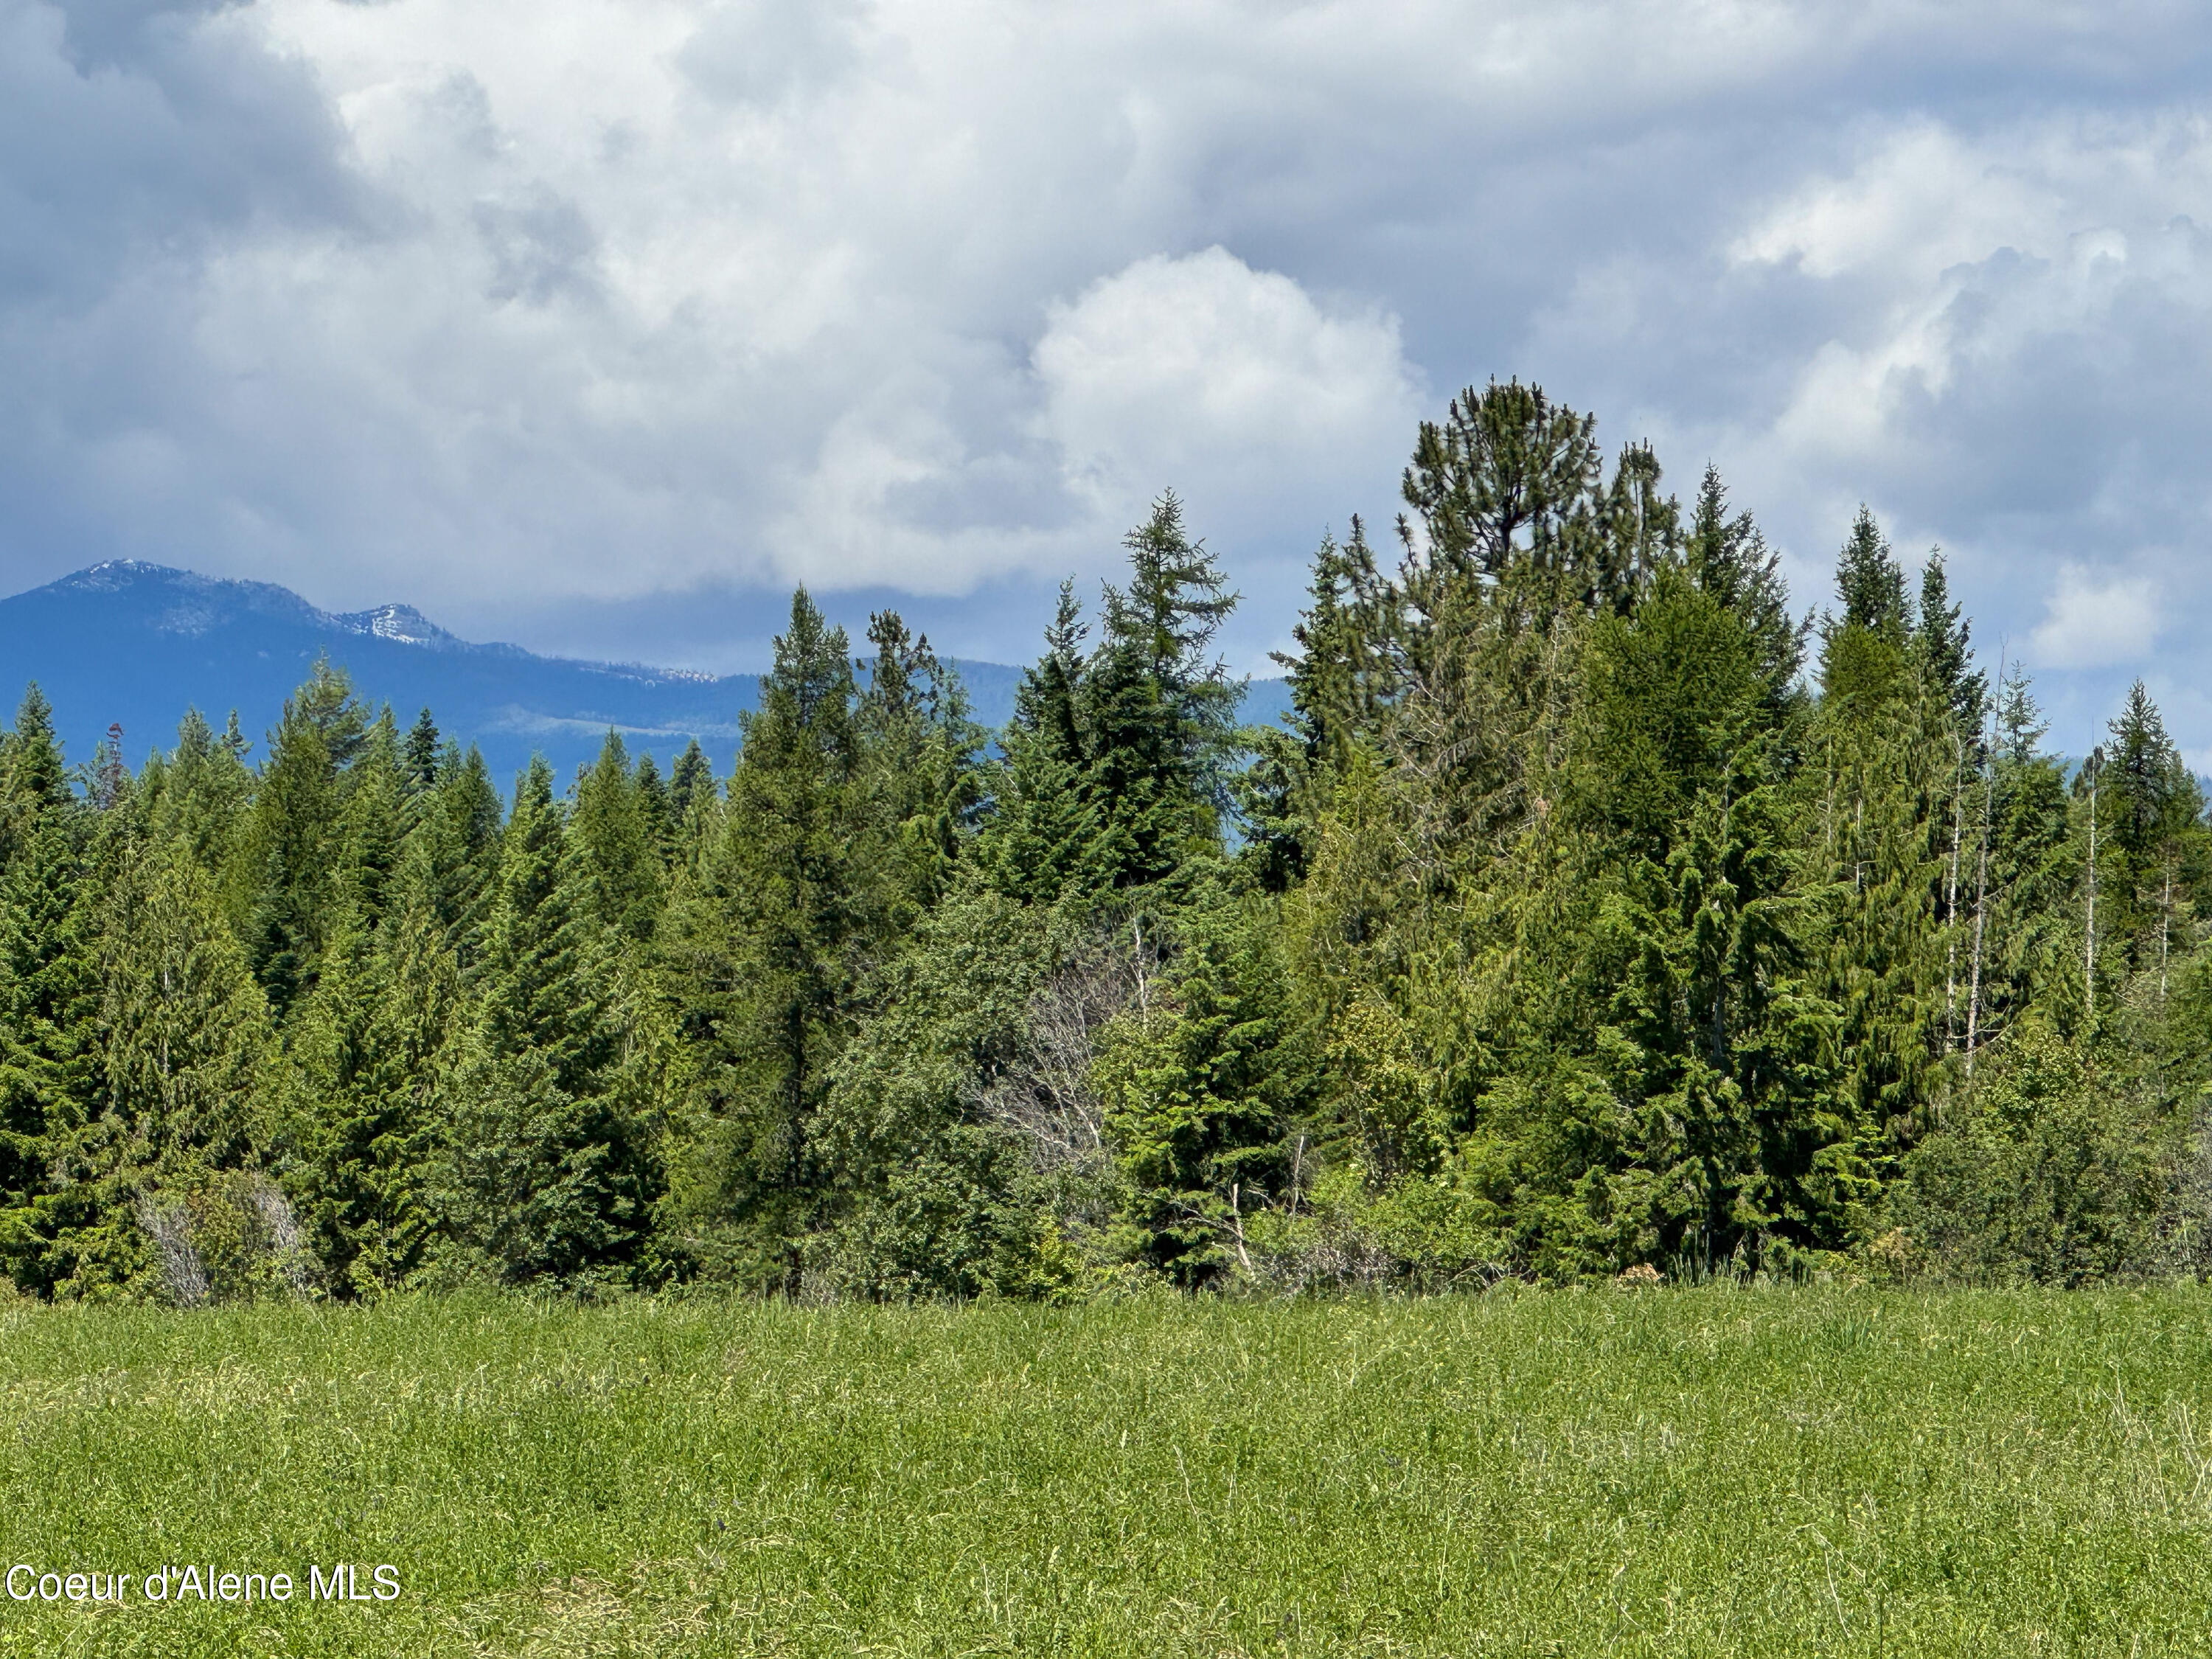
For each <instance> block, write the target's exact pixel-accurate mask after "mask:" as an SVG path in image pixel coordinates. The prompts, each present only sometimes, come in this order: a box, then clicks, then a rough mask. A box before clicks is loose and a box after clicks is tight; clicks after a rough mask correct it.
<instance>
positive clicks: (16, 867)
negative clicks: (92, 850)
mask: <svg viewBox="0 0 2212 1659" xmlns="http://www.w3.org/2000/svg"><path fill="white" fill-rule="evenodd" d="M66 777H67V774H66V772H65V770H64V766H63V763H62V755H61V749H60V745H59V744H58V743H57V742H56V741H55V738H54V733H53V723H52V710H51V708H49V707H48V705H47V703H46V699H45V697H44V696H41V695H40V692H39V689H38V688H37V687H36V686H35V685H34V686H33V687H31V688H30V690H28V691H27V693H26V694H25V696H24V698H23V702H22V707H21V709H20V711H19V712H18V713H17V714H16V717H15V730H14V732H12V733H11V734H9V738H8V739H7V742H6V745H5V751H4V757H0V850H4V861H0V1268H4V1270H5V1271H6V1272H7V1273H9V1275H10V1277H12V1278H13V1279H15V1283H16V1284H17V1285H19V1286H21V1288H23V1289H25V1290H27V1291H34V1292H38V1293H42V1294H51V1293H52V1290H53V1284H54V1278H55V1274H56V1272H57V1266H56V1263H55V1261H53V1258H52V1240H53V1233H54V1231H55V1219H54V1214H53V1205H54V1200H55V1199H56V1197H57V1196H58V1194H56V1192H55V1190H54V1183H53V1182H52V1176H51V1171H52V1168H53V1165H54V1164H55V1162H56V1160H57V1158H58V1157H59V1156H60V1154H61V1152H63V1150H64V1148H65V1147H67V1146H69V1145H70V1143H71V1141H72V1140H73V1139H74V1137H75V1136H76V1134H78V1133H80V1132H81V1131H82V1128H83V1126H84V1125H85V1123H86V1122H87V1121H88V1120H89V1119H90V1118H91V1116H92V1115H93V1114H94V1111H95V1110H96V1109H97V1102H98V1094H99V1081H100V1048H99V1032H98V1018H97V1016H98V1012H99V1006H100V981H99V967H98V963H97V960H96V957H95V955H94V952H95V950H96V945H97V936H96V921H95V917H94V905H95V903H96V899H97V896H96V893H95V891H94V886H93V884H92V882H91V881H90V880H89V879H88V871H87V869H86V867H85V860H84V856H83V853H82V835H83V825H82V823H81V822H80V819H81V816H82V813H81V809H80V808H79V806H78V804H77V802H76V799H75V798H74V797H73V795H72V794H71V793H70V790H69V787H68V784H67V781H66Z"/></svg>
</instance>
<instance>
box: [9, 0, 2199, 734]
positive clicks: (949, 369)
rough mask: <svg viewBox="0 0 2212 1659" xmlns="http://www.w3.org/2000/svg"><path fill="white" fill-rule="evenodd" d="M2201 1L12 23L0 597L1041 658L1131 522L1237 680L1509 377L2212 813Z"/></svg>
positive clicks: (1069, 4) (1793, 564) (983, 3)
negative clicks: (881, 625)
mask: <svg viewBox="0 0 2212 1659" xmlns="http://www.w3.org/2000/svg"><path fill="white" fill-rule="evenodd" d="M2208 59H2212V9H2206V8H2204V7H2203V6H2202V5H2201V4H2191V3H2180V0H2098V3H2093V4H2090V3H2084V4H2072V3H2065V0H2044V3H2033V4H2031V3H2005V0H1942V3H1905V0H1849V3H1843V0H1837V3H1828V0H1802V3H1761V0H1676V3H1658V0H1549V3H1547V4H1544V5H1541V6H1535V5H1529V4H1526V3H1519V4H1492V3H1476V0H1462V3H1456V4H1449V5H1446V4H1435V3H1427V0H1402V3H1395V4H1394V3H1386V0H1357V3H1313V4H1300V3H1290V0H1271V3H1262V0H1115V3H1113V4H1111V5H1097V4H1079V3H1076V0H1036V3H1028V4H1015V3H999V0H899V3H896V4H890V3H883V4H871V3H866V0H720V3H713V0H526V3H525V0H367V3H363V0H250V3H207V0H68V3H60V4H57V3H52V0H0V592H13V591H17V590H19V589H21V588H25V587H28V586H35V585H37V584H39V583H41V582H44V581H47V580H52V579H53V578H54V577H56V576H58V575H61V574H66V573H67V572H69V571H70V570H73V569H76V568H81V567H82V566H84V565H87V564H90V563H93V562H97V561H99V560H100V559H104V558H114V557H136V558H143V559H149V560H153V561H155V562H161V563H166V564H173V565H180V566H184V567H186V568H192V569H196V570H200V571H203V572H205V573H207V574H213V575H220V576H236V577H251V578H254V579H258V580H271V581H277V582H282V583H283V584H285V585H286V586H291V587H293V588H295V589H297V590H298V591H299V592H301V593H303V594H304V595H306V596H307V598H308V599H311V600H313V601H314V602H315V603H317V604H319V605H324V606H325V607H326V608H329V609H332V610H346V609H357V608H362V607H365V606H367V605H372V604H378V603H382V602H386V601H392V600H397V601H404V602H408V603H411V604H414V605H418V606H420V607H421V608H422V611H425V612H426V613H428V615H429V616H431V617H434V618H435V619H436V620H437V621H439V622H441V623H443V624H445V625H446V626H447V627H449V628H451V629H453V630H454V631H455V632H457V633H459V634H462V635H465V636H467V637H471V638H498V639H507V640H513V641H518V642H520V643H521V644H525V645H527V646H530V647H533V648H537V649H540V650H549V651H557V652H562V653H570V654H577V655H586V656H598V657H614V658H622V659H634V660H641V661H648V662H655V663H662V664H666V665H677V666H686V667H696V668H705V669H710V670H716V671H726V670H730V669H737V668H757V667H759V666H761V665H763V662H764V659H765V658H766V655H767V652H768V641H769V637H770V636H771V635H772V634H773V633H774V631H775V628H776V626H777V624H778V623H779V621H780V620H781V616H782V615H783V614H784V612H785V610H786V608H787V596H788V592H789V590H790V588H791V586H793V584H794V583H799V582H804V583H805V584H806V585H807V586H809V587H810V589H811V590H812V591H813V592H816V593H817V596H818V597H819V598H820V599H822V600H823V603H824V605H825V607H826V608H828V609H829V610H830V611H831V612H832V614H833V615H835V616H837V617H842V618H845V619H847V620H848V621H849V622H851V623H853V624H854V626H855V627H856V628H857V627H858V626H860V625H864V623H865V620H866V614H867V612H868V611H869V610H870V609H872V608H876V607H880V606H883V605H895V606H896V607H897V608H898V609H900V610H901V611H903V612H905V613H906V614H907V615H908V617H909V618H910V619H911V620H913V621H915V622H916V623H918V624H919V625H921V627H923V628H925V629H927V631H928V632H929V633H930V635H931V636H932V638H933V641H934V642H935V643H937V644H938V645H939V647H940V649H943V650H945V651H946V652H949V653H953V654H958V655H964V656H968V657H972V658H979V659H992V660H998V661H1022V660H1026V659H1028V658H1030V656H1032V655H1034V653H1035V650H1036V643H1037V639H1038V635H1039V633H1040V630H1041V629H1042V625H1043V623H1044V622H1045V621H1046V620H1047V618H1048V611H1049V603H1050V595H1051V593H1052V591H1053V590H1054V587H1055V586H1057V584H1058V582H1059V581H1060V580H1061V578H1063V577H1065V576H1070V575H1073V576H1074V577H1075V578H1076V579H1077V580H1078V582H1079V590H1080V591H1081V592H1085V593H1095V592H1096V591H1097V583H1098V581H1099V580H1102V579H1104V578H1108V577H1110V576H1111V575H1112V574H1113V573H1114V572H1115V568H1116V566H1117V564H1118V562H1119V561H1120V558H1121V550H1120V547H1119V543H1120V539H1121V536H1122V534H1123V533H1124V532H1126V531H1127V529H1128V528H1129V526H1131V525H1133V523H1134V522H1136V520H1138V519H1139V517H1141V516H1142V514H1143V513H1144V512H1145V510H1146V503H1147V502H1148V501H1150V500H1151V499H1152V497H1153V496H1154V495H1157V494H1158V492H1159V491H1160V490H1161V489H1166V488H1172V489H1175V490H1176V492H1177V493H1178V494H1179V495H1181V496H1182V499H1183V501H1185V503H1186V507H1187V512H1188V519H1189V521H1190V524H1191V526H1192V527H1193V528H1194V530H1195V531H1196V532H1198V533H1200V534H1202V535H1203V536H1204V537H1205V538H1206V541H1207V544H1208V545H1209V546H1210V547H1211V548H1212V549H1213V550H1214V551H1215V552H1216V553H1217V554H1218V556H1220V558H1221V561H1222V562H1223V563H1224V565H1225V567H1226V568H1227V569H1228V571H1229V573H1230V575H1231V580H1232V581H1233V583H1234V585H1235V586H1237V588H1238V590H1239V591H1240V592H1242V593H1243V605H1241V607H1240V609H1239V611H1238V612H1237V617H1236V618H1235V620H1234V622H1233V623H1232V624H1231V628H1230V630H1229V632H1228V634H1227V635H1226V636H1225V646H1226V647H1227V649H1228V652H1229V654H1230V656H1231V659H1232V660H1233V661H1234V662H1235V663H1236V664H1237V665H1238V666H1239V667H1242V668H1246V669H1255V670H1259V671H1267V667H1268V664H1267V653H1268V652H1269V651H1270V650H1271V649H1273V648H1278V647H1282V646H1284V645H1285V643H1286V642H1287V637H1288V633H1289V629H1290V627H1291V624H1292V623H1293V622H1294V621H1295V620H1296V617H1297V607H1298V603H1299V599H1300V597H1301V592H1302V589H1303V586H1304V576H1305V569H1306V564H1307V561H1308V558H1309V556H1310V553H1311V550H1312V549H1313V547H1314V546H1315V544H1316V543H1317V542H1318V541H1319V539H1320V538H1321V536H1322V533H1323V532H1325V531H1328V530H1331V529H1334V530H1335V531H1336V532H1342V531H1343V529H1344V528H1345V526H1346V523H1347V521H1348V520H1349V519H1350V517H1351V515H1352V514H1353V513H1360V514H1363V515H1364V516H1365V517H1366V518H1367V520H1369V522H1370V525H1375V526H1378V527H1379V526H1384V525H1387V524H1388V523H1389V521H1390V520H1391V519H1392V518H1393V516H1394V515H1395V512H1396V510H1397V506H1398V478H1399V474H1400V471H1401V468H1402V467H1403V465H1404V462H1405V459H1406V457H1407V454H1408V453H1409V452H1410V450H1411V447H1412V444H1413V435H1414V431H1415V428H1416V426H1417V424H1418V422H1419V421H1420V420H1421V419H1423V418H1425V417H1432V416H1436V415H1437V414H1439V413H1440V412H1441V411H1442V410H1443V407H1444V406H1445V404H1447V402H1448V401H1449V398H1450V397H1451V396H1452V394H1453V393H1454V392H1456V391H1457V390H1459V389H1460V388H1462V386H1470V385H1480V384H1481V383H1483V382H1485V381H1486V380H1490V379H1492V377H1495V378H1498V379H1500V380H1504V379H1506V378H1508V377H1514V376H1517V377H1519V378H1521V379H1522V380H1535V381H1537V382H1539V383H1541V385H1542V386H1544V387H1545V388H1546V389H1547V391H1548V392H1551V393H1552V394H1553V397H1554V398H1557V399H1559V400H1560V401H1562V402H1565V403H1566V404H1570V405H1571V406H1573V407H1575V408H1577V409H1582V410H1587V411H1589V412H1590V413H1591V414H1593V415H1595V416H1596V417H1597V419H1598V422H1599V434H1600V436H1601V439H1603V440H1605V441H1607V443H1608V444H1609V445H1618V444H1620V443H1624V442H1627V441H1638V440H1649V441H1650V442H1651V443H1652V444H1653V445H1654V446H1655V447H1656V450H1657V453H1658V455H1659V458H1660V459H1661V462H1662V465H1664V466H1665V467H1666V468H1667V477H1668V482H1669V483H1670V485H1671V486H1672V487H1673V488H1674V489H1677V490H1678V491H1680V493H1682V494H1683V495H1685V496H1687V495H1688V494H1689V493H1690V492H1691V491H1692V490H1693V489H1694V488H1695V485H1696V483H1697V479H1698V477H1699V473H1700V472H1701V471H1703V469H1704V467H1705V465H1706V464H1707V463H1708V462H1709V461H1710V462H1711V463H1713V464H1715V465H1717V466H1718V467H1719V468H1720V469H1721V471H1722V473H1723V477H1725V479H1726V480H1727V482H1728V484H1729V489H1730V491H1731V495H1732V497H1733V499H1734V501H1735V504H1736V505H1738V506H1740V507H1747V508H1749V509H1750V510H1751V511H1752V512H1753V513H1754V514H1755V515H1756V516H1757V517H1758V519H1759V521H1760V523H1761V524H1762V525H1763V526H1765V530H1766V532H1767V534H1768V536H1769V538H1770V539H1771V541H1772V542H1773V543H1774V544H1776V545H1777V546H1778V547H1779V548H1780V549H1781V550H1783V552H1784V560H1785V568H1786V569H1787V571H1788V574H1789V575H1790V580H1791V583H1792V588H1793V592H1794V593H1795V594H1796V599H1797V600H1798V603H1799V604H1800V605H1801V606H1802V607H1812V606H1815V605H1825V604H1827V603H1830V602H1831V600H1832V592H1831V586H1830V576H1831V574H1832V561H1833V556H1834V551H1835V549H1836V548H1837V546H1838V544H1840V542H1841V541H1842V539H1843V537H1844V532H1845V531H1846V529H1847V528H1848V526H1849V525H1850V520H1851V517H1852V515H1853V513H1855V512H1856V510H1857V507H1858V505H1859V504H1860V503H1861V502H1864V503H1866V504H1867V505H1868V506H1869V507H1872V509H1873V510H1874V511H1875V513H1876V514H1877V516H1878V517H1879V519H1880V520H1881V523H1882V525H1883V526H1884V527H1885V529H1886V530H1887V532H1888V533H1889V535H1890V536H1891V538H1892V539H1893V543H1894V544H1895V545H1896V546H1897V548H1898V550H1899V552H1900V554H1901V555H1903V556H1905V558H1906V559H1907V560H1908V562H1912V563H1916V564H1917V562H1918V561H1919V560H1920V559H1921V558H1922V557H1923V556H1924V555H1925V553H1926V551H1927V550H1928V549H1929V547H1930V546H1933V545H1936V544H1940V545H1941V546H1942V549H1943V550H1944V552H1945V556H1946V557H1947V559H1948V565H1949V569H1950V572H1951V575H1952V580H1953V583H1954V588H1955V589H1956V590H1957V591H1958V592H1959V593H1960V595H1961V596H1962V597H1963V598H1964V599H1965V601H1966V605H1967V606H1968V608H1969V611H1970V612H1971V613H1972V616H1973V617H1974V619H1975V632H1974V638H1975V641H1976V642H1977V644H1978V646H1979V647H1982V649H1983V650H1984V654H1985V656H1986V657H1987V658H1988V659H1990V661H1991V663H1992V665H1993V664H1994V661H1995V659H1996V657H1997V656H1998V655H1999V653H2000V650H2001V649H2002V653H2003V654H2004V655H2005V656H2006V658H2007V659H2008V660H2015V661H2018V662H2021V663H2022V664H2024V665H2025V666H2026V668H2027V671H2029V672H2031V673H2032V674H2033V676H2034V678H2035V682H2036V688H2037V693H2038V695H2039V697H2040V699H2041V700H2042V702H2043V703H2044V705H2045V709H2046V712H2047V713H2048V714H2049V715H2050V717H2051V720H2052V722H2053V731H2052V734H2051V741H2052V742H2053V743H2054V744H2056V745H2057V746H2059V747H2062V748H2064V749H2067V750H2069V751H2071V752H2081V750H2084V749H2086V747H2087V745H2088V744H2090V743H2092V742H2093V741H2095V740H2096V739H2097V738H2098V737H2099V736H2100V732H2101V727H2102V724H2103V722H2104V721H2105V720H2106V719H2107V718H2109V716H2110V715H2111V714H2112V712H2113V711H2114V709H2115V708H2116V705H2117V702H2118V697H2119V696H2120V694H2121V692H2122V691H2123V690H2124V688H2125V687H2126V685H2127V684H2128V683H2129V682H2130V680H2132V679H2134V678H2137V677H2141V678H2143V679H2144V680H2145V681H2146V682H2147V683H2148V685H2149V687H2150V689H2151V690H2152V691H2153V693H2154V696H2156V697H2157V698H2158V699H2159V702H2160V705H2161V707H2162V708H2163V709H2164V710H2165V713H2166V720H2167V722H2168V725H2169V726H2170V728H2171V729H2172V732H2173V733H2174V735H2175V737H2176V738H2177V739H2178V740H2179V742H2180V743H2181V744H2182V746H2183V748H2184V750H2185V752H2186V753H2187V754H2189V755H2190V757H2191V759H2192V760H2194V761H2195V762H2196V763H2197V767H2198V769H2199V770H2208V769H2212V653H2208V651H2207V649H2206V647H2207V645H2208V644H2212V581H2208V580H2207V579H2208V577H2212V469H2208V454H2212V397H2208V391H2212V374H2208V369H2212V97H2208V91H2207V89H2208V88H2212V77H2208V70H2212V62H2208Z"/></svg>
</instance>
